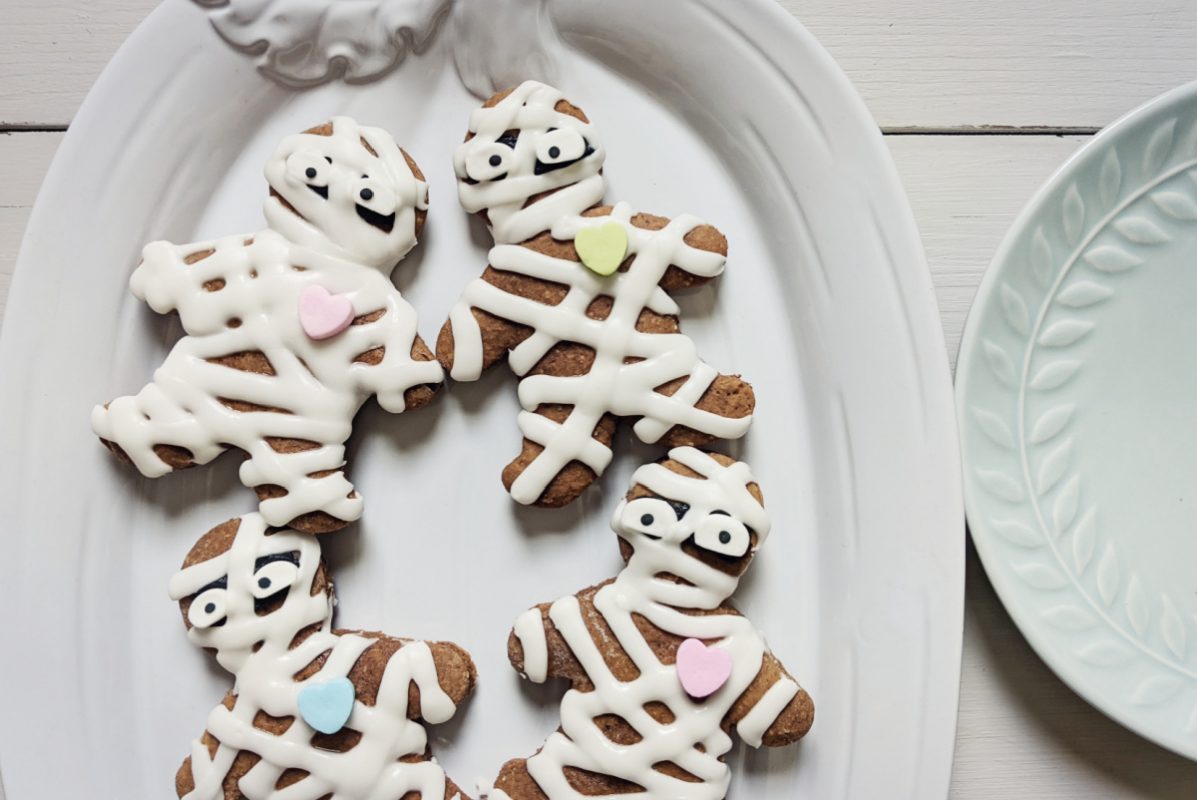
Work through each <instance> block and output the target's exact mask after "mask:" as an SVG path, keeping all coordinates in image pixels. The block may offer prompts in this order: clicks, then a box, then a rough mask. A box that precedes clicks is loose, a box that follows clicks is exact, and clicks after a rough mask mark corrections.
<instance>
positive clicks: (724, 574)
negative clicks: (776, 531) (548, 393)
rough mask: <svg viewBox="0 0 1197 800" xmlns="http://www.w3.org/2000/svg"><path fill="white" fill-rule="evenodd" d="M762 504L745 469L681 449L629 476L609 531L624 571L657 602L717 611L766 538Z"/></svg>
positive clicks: (733, 462) (714, 456)
mask: <svg viewBox="0 0 1197 800" xmlns="http://www.w3.org/2000/svg"><path fill="white" fill-rule="evenodd" d="M763 499H764V498H763V497H762V495H761V491H760V487H759V486H757V484H756V482H755V480H754V479H753V477H752V473H751V471H750V470H749V467H748V465H747V464H745V463H743V462H739V461H736V460H734V459H732V458H729V457H728V456H725V455H722V454H720V453H706V452H703V451H701V450H697V449H695V448H693V447H678V448H674V449H673V450H671V451H670V453H669V457H668V458H667V459H664V460H662V461H661V462H658V463H655V464H646V465H644V466H643V467H641V468H640V469H638V470H636V473H635V474H634V475H633V476H632V487H631V490H630V491H629V492H628V494H627V497H626V498H625V499H624V500H623V501H622V502H621V503H620V504H619V506H618V507H617V508H616V509H615V514H614V516H613V518H612V521H611V526H612V528H614V530H615V532H616V533H618V534H619V536H620V539H621V549H622V551H623V553H624V556H625V558H626V560H627V562H628V565H627V568H626V572H627V574H628V575H629V577H634V578H636V579H638V580H641V581H642V582H643V583H644V587H645V589H644V590H645V592H646V593H647V594H649V595H650V596H651V597H652V598H653V599H655V600H657V601H658V602H661V603H665V604H668V605H671V606H675V607H678V608H703V609H707V608H714V607H715V606H718V605H719V604H720V603H721V602H723V601H724V600H726V599H727V598H728V597H730V596H731V594H732V593H733V592H734V591H735V590H736V586H737V584H738V583H739V578H740V576H741V575H743V573H744V571H745V570H746V569H748V565H749V564H750V563H751V562H752V558H753V556H754V555H755V554H756V549H757V547H759V546H760V544H761V542H763V541H764V539H765V537H766V536H767V535H768V534H769V517H768V515H767V514H766V513H765V509H764V505H763ZM679 579H680V580H679Z"/></svg>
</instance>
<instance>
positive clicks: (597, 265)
mask: <svg viewBox="0 0 1197 800" xmlns="http://www.w3.org/2000/svg"><path fill="white" fill-rule="evenodd" d="M574 247H575V248H577V250H578V257H579V258H581V259H582V263H583V264H585V265H586V267H587V268H588V269H590V270H593V271H594V272H597V273H598V274H599V275H610V274H612V273H613V272H615V270H617V269H619V265H620V264H622V263H623V260H624V257H625V256H627V254H628V232H627V231H626V230H624V227H623V225H620V224H619V223H618V222H608V223H606V224H603V225H596V226H595V227H593V228H583V229H582V230H580V231H578V236H577V238H576V239H574Z"/></svg>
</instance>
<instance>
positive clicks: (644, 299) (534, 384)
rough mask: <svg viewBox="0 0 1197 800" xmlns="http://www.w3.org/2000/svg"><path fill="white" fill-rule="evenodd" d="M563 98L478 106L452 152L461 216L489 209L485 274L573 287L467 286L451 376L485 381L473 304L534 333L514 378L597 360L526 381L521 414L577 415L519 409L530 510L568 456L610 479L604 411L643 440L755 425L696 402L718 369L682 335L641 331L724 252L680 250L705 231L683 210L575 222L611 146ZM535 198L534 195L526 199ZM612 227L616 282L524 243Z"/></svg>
mask: <svg viewBox="0 0 1197 800" xmlns="http://www.w3.org/2000/svg"><path fill="white" fill-rule="evenodd" d="M563 99H564V98H563V97H562V95H561V93H560V92H559V91H557V90H556V89H553V88H551V87H548V86H545V85H543V84H540V83H536V82H533V81H529V82H527V83H524V84H522V85H521V86H519V87H518V88H516V89H515V90H514V91H513V92H511V93H510V94H509V95H508V96H507V97H505V98H504V99H502V100H501V101H499V102H498V103H497V104H495V105H494V106H492V107H489V108H481V109H477V110H476V111H474V113H473V114H472V115H471V117H470V132H471V133H472V134H473V135H472V136H471V137H470V138H469V139H468V140H467V141H466V142H465V143H464V144H462V145H461V146H460V147H458V149H457V151H456V153H455V155H454V167H455V169H456V172H457V176H458V178H459V181H458V193H459V196H460V199H461V203H462V205H463V206H464V207H465V209H466V210H467V211H471V212H478V211H486V213H487V215H488V219H489V221H490V224H491V231H492V234H493V235H494V239H495V243H496V246H495V247H494V248H493V249H492V250H491V252H490V257H489V261H490V266H491V267H493V268H494V269H495V270H499V271H501V272H509V273H514V274H516V275H522V276H527V277H529V278H535V279H537V280H541V281H551V282H553V283H555V284H559V285H561V286H564V287H566V289H567V292H566V295H565V297H564V298H563V299H562V300H561V302H560V303H558V304H556V305H551V306H550V305H546V304H545V303H542V302H538V301H536V300H532V299H528V298H524V297H521V296H519V295H516V294H512V293H509V292H505V291H503V290H502V289H500V288H499V287H497V286H494V285H493V284H491V283H489V282H487V281H486V280H483V279H478V280H475V281H473V282H472V283H471V284H470V285H469V286H468V287H467V288H466V290H465V292H464V293H463V295H462V297H461V300H460V301H459V302H458V304H457V305H456V306H454V308H453V311H452V312H451V314H450V322H451V323H452V326H453V332H454V343H455V350H456V352H455V353H454V367H453V371H452V375H453V377H454V378H455V379H457V380H474V379H476V378H477V377H478V376H479V375H480V374H481V368H482V343H481V333H480V332H479V330H478V326H477V324H476V322H475V320H474V319H473V313H472V309H480V310H482V311H485V312H488V313H490V314H494V315H495V316H498V317H500V318H502V319H505V320H509V321H511V322H513V323H516V324H519V325H523V326H527V327H528V328H531V329H532V333H531V335H529V336H528V337H527V338H526V339H524V340H523V341H522V342H521V343H520V344H519V345H517V346H516V347H515V348H513V349H512V351H511V353H510V354H509V357H508V363H509V365H510V367H511V369H512V371H513V372H515V373H516V374H517V375H521V376H523V375H526V374H527V373H528V372H529V371H531V370H532V369H533V368H534V367H535V366H536V365H537V363H539V362H540V360H541V359H542V358H544V356H545V355H546V354H547V353H549V351H551V350H552V349H553V348H554V347H555V346H556V345H557V344H559V343H562V342H573V343H576V344H580V345H583V346H585V347H587V348H589V349H590V350H592V351H593V352H594V360H593V364H592V366H591V368H590V371H589V372H588V373H587V374H585V375H581V376H572V377H561V376H553V375H537V376H535V377H532V378H526V379H525V380H523V381H522V382H521V384H520V403H521V405H522V406H523V408H524V410H525V411H526V412H535V411H536V409H537V407H538V406H540V405H543V404H557V405H563V406H570V407H571V411H570V415H569V417H568V419H567V420H566V421H565V422H564V423H562V424H558V423H556V422H553V421H550V420H547V419H537V418H535V417H533V416H532V415H531V414H527V413H526V414H523V415H521V417H520V429H521V430H522V431H523V433H524V436H525V437H526V438H527V439H528V440H530V441H532V442H535V443H536V444H538V445H540V446H541V447H542V448H543V450H542V451H541V452H540V453H539V454H538V455H537V456H536V457H535V458H534V459H533V461H532V462H531V464H530V465H528V466H527V467H526V468H525V469H524V471H523V472H522V473H521V474H520V476H519V477H518V478H517V479H516V481H515V482H514V484H513V485H512V488H511V492H512V496H513V497H514V498H515V499H516V500H517V501H519V502H521V503H534V502H536V500H537V499H538V498H539V497H540V496H541V494H543V492H544V490H545V489H546V488H547V487H548V486H549V484H550V483H551V482H552V480H553V478H554V477H555V476H556V475H557V474H558V473H559V472H560V471H561V470H562V469H563V468H564V467H565V466H566V465H567V464H569V463H570V462H571V461H580V462H582V463H583V464H585V465H587V466H589V467H590V468H591V469H593V470H594V471H595V472H597V473H601V472H602V471H603V469H604V468H605V467H606V465H607V464H608V463H609V462H610V460H611V453H610V451H609V450H608V449H607V448H606V447H605V446H604V445H602V444H599V443H597V442H596V441H595V440H594V438H593V434H594V430H595V428H596V426H597V425H598V424H599V423H600V422H601V420H602V419H603V417H604V415H606V414H614V415H617V416H626V417H635V418H638V422H637V424H636V425H635V427H634V430H635V432H636V434H637V436H639V437H640V438H641V439H642V440H643V441H645V442H656V441H658V440H660V439H661V437H663V436H665V435H666V433H668V432H669V431H670V430H671V429H672V428H674V427H675V426H685V427H688V428H692V429H694V430H696V431H699V432H701V433H705V434H708V435H710V436H713V437H717V438H723V439H731V438H736V437H739V436H743V435H744V433H745V432H747V430H748V426H749V425H750V424H751V417H744V418H741V419H728V418H726V417H723V416H720V415H718V414H714V413H711V412H708V411H703V410H699V409H698V408H696V407H695V406H696V404H697V403H698V402H699V401H700V400H701V399H702V396H703V393H704V392H705V391H706V390H707V389H708V388H709V387H710V385H711V383H712V382H713V381H714V380H715V379H716V378H717V377H718V372H716V371H715V370H714V369H712V368H711V367H709V366H707V365H706V364H704V363H703V362H702V361H700V360H699V358H698V354H697V351H696V349H695V346H694V343H693V342H692V341H691V340H690V339H689V338H688V337H686V336H683V335H681V334H660V333H644V332H641V331H638V330H637V329H636V328H637V323H638V321H639V320H640V317H641V314H642V312H643V311H644V309H650V310H652V311H653V312H655V313H658V314H667V315H675V314H677V313H678V306H677V304H676V303H675V302H674V301H673V300H672V299H671V298H670V297H669V296H668V294H667V293H666V292H665V291H664V290H663V289H661V287H660V282H661V280H662V279H663V277H664V276H665V273H666V271H667V270H668V269H669V267H670V266H673V267H676V268H678V269H681V270H682V271H684V272H687V273H689V274H692V275H696V276H699V277H704V278H710V277H714V276H716V275H718V274H720V273H721V272H722V271H723V266H724V262H725V261H726V259H725V257H724V256H722V255H720V254H719V253H712V252H709V251H707V250H703V249H700V248H696V247H692V246H690V245H689V244H688V243H687V242H686V237H687V235H688V234H689V233H690V232H691V231H693V230H694V229H695V228H697V227H698V226H699V225H701V224H702V223H701V222H700V221H699V220H698V219H697V218H695V217H692V216H689V215H682V216H679V217H677V218H675V219H674V220H672V221H671V222H669V223H668V224H667V225H665V226H664V227H663V228H662V229H660V230H648V229H645V228H641V227H637V226H635V225H633V224H632V210H631V207H630V206H629V205H627V204H626V203H620V204H618V205H616V206H615V208H614V209H613V210H612V211H611V213H610V214H609V215H608V216H601V217H591V216H588V217H583V216H581V214H582V212H583V211H585V210H586V209H588V208H591V207H592V206H594V205H597V204H598V203H599V201H600V200H601V199H602V195H603V177H602V174H601V168H602V162H603V149H602V146H601V144H600V143H599V142H598V139H597V134H596V131H595V130H594V129H593V127H592V126H590V125H589V124H588V123H583V122H581V121H580V120H578V119H577V118H575V117H573V116H572V115H570V114H568V113H564V112H562V111H558V110H557V106H558V105H559V104H560V103H561V102H562V101H563ZM515 134H518V135H515ZM534 195H536V196H537V197H538V199H537V200H536V201H535V202H532V203H529V202H528V200H529V199H530V198H531V197H533V196H534ZM611 224H615V225H618V226H620V227H621V228H622V229H623V231H624V233H625V234H626V237H627V241H628V247H627V253H628V256H630V262H629V265H628V267H627V269H626V270H625V271H622V272H616V273H614V274H612V275H610V276H600V275H598V274H596V273H595V272H592V271H590V270H589V269H587V268H586V267H585V266H583V265H582V264H579V263H578V262H576V261H572V260H567V259H560V258H553V257H551V256H548V255H545V254H543V253H538V252H536V251H534V250H531V249H529V248H528V247H524V246H521V245H520V244H519V243H520V242H524V241H526V240H527V239H529V238H532V237H534V236H536V235H538V234H541V233H544V232H545V231H549V232H551V234H552V236H553V238H554V239H556V240H559V241H572V240H573V239H575V238H576V237H577V236H578V234H579V233H580V232H581V231H582V230H584V229H586V228H595V227H600V226H605V225H611ZM600 297H608V298H611V299H612V309H611V312H610V313H609V314H608V315H607V317H606V318H605V319H602V320H598V319H594V318H592V317H591V316H589V315H588V314H587V310H588V309H589V308H590V306H591V304H592V303H593V302H594V301H595V300H596V299H598V298H600ZM678 379H684V383H683V385H682V386H681V387H680V389H679V390H678V391H677V392H675V393H674V394H673V395H672V396H666V395H664V394H661V393H660V392H657V391H656V389H657V387H659V386H662V385H664V384H667V383H670V382H672V381H675V380H678Z"/></svg>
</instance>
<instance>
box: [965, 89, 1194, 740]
mask: <svg viewBox="0 0 1197 800" xmlns="http://www.w3.org/2000/svg"><path fill="white" fill-rule="evenodd" d="M1195 308H1197V84H1191V85H1189V86H1186V87H1183V88H1181V89H1178V90H1175V91H1173V92H1170V93H1168V94H1166V95H1164V96H1162V97H1160V98H1158V99H1156V100H1154V101H1152V102H1151V103H1148V104H1147V105H1145V106H1143V107H1142V108H1140V109H1138V110H1136V111H1134V112H1133V113H1131V114H1129V115H1128V116H1126V117H1124V118H1122V119H1121V120H1119V121H1118V122H1117V123H1115V124H1114V125H1112V126H1110V127H1109V128H1108V129H1106V130H1105V131H1103V132H1102V133H1101V134H1100V135H1099V136H1097V137H1096V138H1095V139H1094V140H1093V141H1092V142H1090V143H1089V144H1087V145H1086V146H1085V147H1084V148H1083V149H1082V150H1081V151H1080V152H1079V153H1077V154H1076V155H1075V156H1074V157H1073V158H1072V159H1071V160H1070V161H1069V162H1068V163H1067V164H1065V165H1064V166H1063V167H1062V168H1061V169H1060V171H1059V172H1057V173H1056V175H1055V176H1053V177H1052V179H1051V180H1050V181H1049V182H1048V183H1047V185H1045V186H1044V187H1043V189H1041V190H1040V191H1039V193H1038V194H1037V195H1036V196H1035V198H1034V199H1033V200H1032V201H1031V202H1030V204H1029V205H1028V206H1027V208H1026V210H1025V211H1024V212H1023V213H1022V215H1021V216H1020V217H1019V219H1018V220H1017V221H1016V222H1015V223H1014V227H1013V228H1012V229H1011V231H1010V233H1009V234H1008V235H1007V237H1006V239H1005V241H1004V242H1003V244H1002V247H1001V249H1000V250H999V251H998V254H997V256H996V257H995V259H994V262H993V265H992V266H991V267H990V269H989V272H988V273H986V275H985V280H984V282H983V283H982V285H981V289H980V291H979V292H978V293H977V299H976V301H975V303H974V305H973V310H972V312H971V313H970V315H969V320H968V326H967V328H966V330H965V336H964V342H963V344H962V346H961V348H960V360H959V366H958V369H957V401H958V413H959V418H960V425H961V431H962V439H963V451H964V463H965V489H966V498H967V501H968V512H969V523H970V526H971V529H972V534H973V540H974V541H975V542H976V545H977V551H978V552H979V553H980V555H981V558H982V560H983V561H984V562H985V569H986V571H987V572H988V574H989V577H990V579H991V580H992V581H993V585H994V587H995V588H996V589H997V592H998V594H999V595H1000V596H1001V598H1002V601H1003V602H1004V603H1005V604H1006V608H1007V609H1009V611H1010V613H1011V615H1012V616H1013V617H1014V620H1015V621H1016V622H1017V623H1018V625H1019V627H1020V628H1021V629H1022V631H1023V633H1024V634H1025V635H1026V637H1027V639H1028V640H1029V641H1030V642H1031V644H1032V645H1033V646H1034V648H1035V649H1036V651H1038V653H1039V654H1040V655H1041V656H1042V657H1043V659H1044V660H1045V661H1047V663H1048V664H1049V665H1050V666H1051V667H1052V669H1054V670H1055V671H1056V673H1057V674H1059V675H1060V677H1061V678H1063V679H1064V680H1065V681H1066V682H1067V683H1068V684H1069V685H1070V686H1072V688H1073V689H1075V690H1076V691H1077V692H1079V693H1080V694H1081V695H1083V696H1084V697H1085V698H1086V699H1087V700H1089V702H1091V703H1093V704H1094V705H1096V706H1097V707H1098V708H1100V709H1102V710H1103V711H1105V712H1106V713H1107V714H1109V715H1110V716H1111V717H1113V718H1114V719H1116V720H1118V721H1119V722H1121V723H1123V724H1124V725H1126V726H1128V727H1129V728H1131V729H1133V730H1135V731H1137V732H1138V733H1140V734H1142V735H1143V736H1146V737H1148V738H1149V739H1152V740H1154V741H1156V742H1158V743H1159V744H1162V745H1164V746H1166V747H1169V748H1171V749H1173V750H1175V751H1176V752H1178V753H1181V754H1183V755H1186V756H1188V757H1189V758H1197V491H1195V487H1197V425H1195V424H1194V408H1197V313H1194V309H1195Z"/></svg>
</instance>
